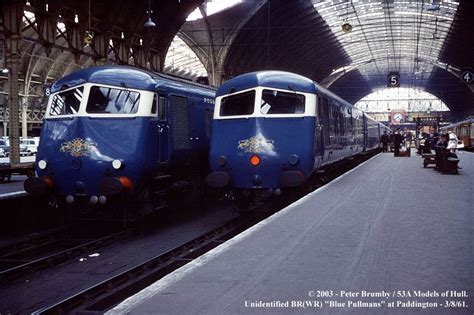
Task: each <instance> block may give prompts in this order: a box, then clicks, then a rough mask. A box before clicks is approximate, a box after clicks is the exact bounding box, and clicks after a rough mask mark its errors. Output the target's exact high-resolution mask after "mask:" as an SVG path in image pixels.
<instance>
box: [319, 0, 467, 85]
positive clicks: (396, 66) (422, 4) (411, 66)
mask: <svg viewBox="0 0 474 315" xmlns="http://www.w3.org/2000/svg"><path fill="white" fill-rule="evenodd" d="M312 3H313V5H314V8H315V10H316V11H317V12H318V13H319V14H320V15H321V17H322V18H323V19H324V20H325V21H326V23H327V25H328V26H329V28H330V29H331V31H332V32H333V34H334V35H335V36H336V38H337V39H338V40H339V42H340V43H341V45H342V47H343V48H344V50H345V51H346V53H347V54H348V56H349V58H350V59H351V61H352V64H351V65H352V66H355V65H363V69H359V70H362V71H361V73H362V75H363V76H364V77H365V78H366V79H367V80H371V79H374V78H375V77H378V78H382V77H383V78H385V77H386V76H387V75H388V74H389V73H390V72H399V73H400V77H401V83H402V84H403V83H404V82H405V83H407V82H411V83H413V82H414V81H415V82H416V81H417V80H418V84H420V83H422V82H419V80H421V81H423V80H427V79H428V78H429V74H430V73H431V72H432V70H433V67H434V65H437V64H438V57H439V54H440V51H441V48H442V47H443V44H444V42H445V40H446V36H447V34H448V32H449V30H450V28H451V23H452V22H453V20H454V16H455V14H456V10H457V8H458V5H459V1H453V0H441V1H440V0H435V1H434V2H433V0H430V2H428V1H427V0H423V1H418V0H417V1H414V0H410V1H400V0H393V1H385V0H370V1H369V0H348V1H338V3H335V1H325V0H312ZM346 23H347V24H350V25H351V26H352V30H351V31H344V30H343V28H342V25H344V24H346ZM347 66H349V65H347ZM404 79H405V81H404Z"/></svg>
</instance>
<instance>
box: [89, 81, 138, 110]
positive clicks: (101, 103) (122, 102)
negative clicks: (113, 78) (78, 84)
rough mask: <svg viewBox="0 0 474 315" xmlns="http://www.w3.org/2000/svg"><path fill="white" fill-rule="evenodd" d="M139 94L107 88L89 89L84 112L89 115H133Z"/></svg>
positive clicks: (136, 107) (95, 87)
mask: <svg viewBox="0 0 474 315" xmlns="http://www.w3.org/2000/svg"><path fill="white" fill-rule="evenodd" d="M139 102H140V93H138V92H135V91H130V90H122V89H113V88H108V87H99V86H93V87H91V90H90V93H89V100H88V101H87V107H86V111H87V112H88V113H90V114H135V113H136V112H137V111H138V103H139Z"/></svg>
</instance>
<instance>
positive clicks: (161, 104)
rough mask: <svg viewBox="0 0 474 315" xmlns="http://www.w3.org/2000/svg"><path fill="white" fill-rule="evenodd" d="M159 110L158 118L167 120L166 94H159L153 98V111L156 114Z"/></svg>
mask: <svg viewBox="0 0 474 315" xmlns="http://www.w3.org/2000/svg"><path fill="white" fill-rule="evenodd" d="M157 111H158V119H159V120H166V98H165V96H164V95H157V94H155V97H154V99H153V106H152V112H153V114H156V113H157Z"/></svg>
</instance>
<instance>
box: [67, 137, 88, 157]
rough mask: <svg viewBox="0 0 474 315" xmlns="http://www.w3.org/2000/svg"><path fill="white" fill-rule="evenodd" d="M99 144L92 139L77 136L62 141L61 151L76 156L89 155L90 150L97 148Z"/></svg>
mask: <svg viewBox="0 0 474 315" xmlns="http://www.w3.org/2000/svg"><path fill="white" fill-rule="evenodd" d="M96 146H97V144H96V143H95V142H92V141H87V140H84V139H81V138H75V139H73V140H71V141H67V142H64V143H61V147H60V149H59V151H61V152H65V153H69V154H70V155H71V156H74V157H81V156H87V155H88V154H89V153H90V152H92V151H93V150H95V148H96Z"/></svg>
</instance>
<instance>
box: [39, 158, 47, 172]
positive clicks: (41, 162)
mask: <svg viewBox="0 0 474 315" xmlns="http://www.w3.org/2000/svg"><path fill="white" fill-rule="evenodd" d="M47 166H48V162H46V161H45V160H39V161H38V167H39V168H40V169H41V170H44V169H46V167H47Z"/></svg>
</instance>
